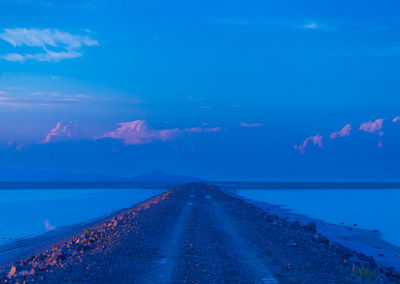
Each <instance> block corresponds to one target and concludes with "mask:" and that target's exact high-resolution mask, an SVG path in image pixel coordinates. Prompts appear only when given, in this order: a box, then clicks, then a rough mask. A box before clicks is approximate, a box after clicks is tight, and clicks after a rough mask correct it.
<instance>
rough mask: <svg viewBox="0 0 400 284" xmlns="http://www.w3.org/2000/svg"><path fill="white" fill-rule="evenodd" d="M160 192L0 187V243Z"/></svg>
mask: <svg viewBox="0 0 400 284" xmlns="http://www.w3.org/2000/svg"><path fill="white" fill-rule="evenodd" d="M164 191H165V190H160V189H148V188H147V189H66V190H64V189H55V190H51V189H45V190H40V189H34V190H0V244H4V243H6V242H10V241H12V240H14V239H16V238H21V237H27V236H32V235H38V234H41V233H44V232H46V231H48V230H51V229H54V228H56V227H61V226H66V225H73V224H76V223H80V222H87V221H90V220H93V219H96V218H99V217H102V216H105V215H108V214H109V213H111V212H113V211H115V210H118V209H121V208H127V207H130V206H131V205H133V204H136V203H139V202H141V201H143V200H146V199H148V198H150V197H152V196H155V195H158V194H159V193H161V192H164Z"/></svg>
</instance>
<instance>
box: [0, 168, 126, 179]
mask: <svg viewBox="0 0 400 284" xmlns="http://www.w3.org/2000/svg"><path fill="white" fill-rule="evenodd" d="M123 180H124V179H123V178H120V177H115V176H108V175H101V174H90V173H69V172H57V171H45V170H29V169H15V168H5V167H0V182H62V181H68V182H75V181H89V182H91V181H96V182H103V181H123Z"/></svg>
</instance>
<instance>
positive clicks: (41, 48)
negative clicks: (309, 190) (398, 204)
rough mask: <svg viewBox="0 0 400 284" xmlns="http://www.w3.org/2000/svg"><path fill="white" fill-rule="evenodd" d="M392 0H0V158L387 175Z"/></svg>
mask: <svg viewBox="0 0 400 284" xmlns="http://www.w3.org/2000/svg"><path fill="white" fill-rule="evenodd" d="M399 6H400V3H398V2H397V1H351V2H349V1H340V0H339V1H338V0H336V1H307V3H304V1H246V2H244V1H217V2H216V1H204V0H203V1H190V2H187V1H151V0H150V1H141V2H139V1H119V0H117V1H107V0H99V1H96V0H91V1H90V0H87V1H75V0H67V1H54V0H53V1H52V0H38V1H31V0H17V1H11V0H0V7H1V9H0V57H1V59H0V122H1V123H0V144H1V145H3V146H2V147H1V150H0V165H3V166H10V167H21V168H38V169H53V170H68V171H78V172H99V173H108V174H117V175H124V176H129V175H135V174H139V173H143V172H146V171H150V170H155V169H163V170H166V171H171V172H177V173H184V174H192V175H198V176H202V177H205V178H211V179H232V180H235V179H236V180H399V178H400V172H399V171H398V170H397V167H398V161H399V160H400V159H399V158H400V149H399V147H398V146H397V145H399V142H400V122H399V121H398V120H397V119H396V118H397V117H398V116H399V115H400V108H399V106H400V96H399V94H398V93H399V89H400V86H399V83H398V82H399V81H398V78H399V75H400V74H399V73H400V70H399V66H400V64H399V63H400V62H399V61H400V60H399V59H400V57H399V55H400V41H399V37H398V35H399V28H400V21H399V19H398V15H397V13H396V12H397V11H399V8H400V7H399ZM347 125H349V126H347ZM346 126H347V127H346ZM334 132H337V134H336V135H333V136H332V133H334Z"/></svg>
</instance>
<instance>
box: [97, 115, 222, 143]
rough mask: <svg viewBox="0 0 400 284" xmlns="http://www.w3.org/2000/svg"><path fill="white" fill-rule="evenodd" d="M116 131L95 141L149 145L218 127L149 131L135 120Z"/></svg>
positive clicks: (144, 125)
mask: <svg viewBox="0 0 400 284" xmlns="http://www.w3.org/2000/svg"><path fill="white" fill-rule="evenodd" d="M119 126H120V127H119V128H117V129H116V130H113V131H110V132H107V133H105V134H103V135H102V136H100V137H99V138H97V139H103V138H113V139H117V140H122V141H123V142H124V143H125V144H126V145H141V144H149V143H152V142H155V141H168V140H172V139H175V138H177V137H179V136H181V135H183V134H185V133H200V132H218V131H221V128H220V127H214V128H202V127H194V128H184V129H179V128H173V129H164V130H155V129H151V128H150V127H149V125H148V123H147V122H146V121H144V120H135V121H131V122H124V123H120V124H119Z"/></svg>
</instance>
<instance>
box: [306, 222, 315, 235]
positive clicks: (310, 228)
mask: <svg viewBox="0 0 400 284" xmlns="http://www.w3.org/2000/svg"><path fill="white" fill-rule="evenodd" d="M304 228H305V229H306V230H307V231H310V232H313V233H315V232H316V231H317V224H316V223H315V222H309V223H308V224H307V225H305V226H304Z"/></svg>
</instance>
